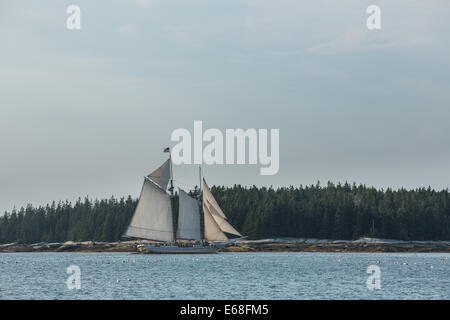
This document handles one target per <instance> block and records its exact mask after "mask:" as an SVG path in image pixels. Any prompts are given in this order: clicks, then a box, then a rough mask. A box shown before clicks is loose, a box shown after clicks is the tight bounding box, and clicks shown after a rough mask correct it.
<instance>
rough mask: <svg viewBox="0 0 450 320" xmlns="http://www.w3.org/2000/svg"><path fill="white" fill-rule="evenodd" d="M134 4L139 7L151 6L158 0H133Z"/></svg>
mask: <svg viewBox="0 0 450 320" xmlns="http://www.w3.org/2000/svg"><path fill="white" fill-rule="evenodd" d="M135 2H136V4H137V5H138V6H140V7H145V8H153V7H154V6H155V5H157V4H158V2H159V1H158V0H135Z"/></svg>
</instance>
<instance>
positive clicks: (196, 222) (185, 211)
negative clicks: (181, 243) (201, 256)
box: [177, 189, 202, 240]
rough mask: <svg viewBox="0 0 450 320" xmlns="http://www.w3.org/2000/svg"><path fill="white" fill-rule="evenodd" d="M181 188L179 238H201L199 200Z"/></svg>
mask: <svg viewBox="0 0 450 320" xmlns="http://www.w3.org/2000/svg"><path fill="white" fill-rule="evenodd" d="M179 190H180V197H179V204H180V208H179V210H178V229H177V239H192V240H200V239H201V238H202V235H201V232H200V210H199V207H198V202H197V200H195V199H192V198H191V197H190V196H189V195H188V194H187V193H186V192H184V191H183V190H181V189H179Z"/></svg>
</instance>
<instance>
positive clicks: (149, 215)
mask: <svg viewBox="0 0 450 320" xmlns="http://www.w3.org/2000/svg"><path fill="white" fill-rule="evenodd" d="M125 235H126V236H128V237H135V238H143V239H149V240H158V241H173V240H174V232H173V219H172V205H171V202H170V198H169V195H168V194H167V193H166V192H165V191H164V190H163V189H161V188H160V187H159V186H157V185H156V184H155V183H153V182H152V181H150V180H148V179H145V181H144V185H143V186H142V191H141V196H140V197H139V202H138V204H137V207H136V210H135V212H134V215H133V218H132V219H131V223H130V226H129V227H128V230H127V232H126V233H125Z"/></svg>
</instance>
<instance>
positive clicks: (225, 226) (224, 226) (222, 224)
mask: <svg viewBox="0 0 450 320" xmlns="http://www.w3.org/2000/svg"><path fill="white" fill-rule="evenodd" d="M211 213H212V212H211ZM212 217H213V219H214V221H215V222H216V223H217V225H218V226H219V228H220V230H222V231H223V232H226V233H231V234H234V235H235V236H239V237H242V234H240V233H239V232H238V231H237V230H236V229H235V228H233V226H232V225H231V224H229V223H228V221H227V220H225V219H224V218H222V217H221V216H218V215H215V214H214V213H212Z"/></svg>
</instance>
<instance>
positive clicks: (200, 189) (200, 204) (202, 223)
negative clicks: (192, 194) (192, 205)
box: [198, 165, 205, 241]
mask: <svg viewBox="0 0 450 320" xmlns="http://www.w3.org/2000/svg"><path fill="white" fill-rule="evenodd" d="M198 177H199V179H200V184H199V195H198V198H199V199H200V203H199V206H200V210H199V211H200V234H201V236H202V240H203V241H204V240H205V220H204V217H203V194H202V166H201V165H199V166H198Z"/></svg>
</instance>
